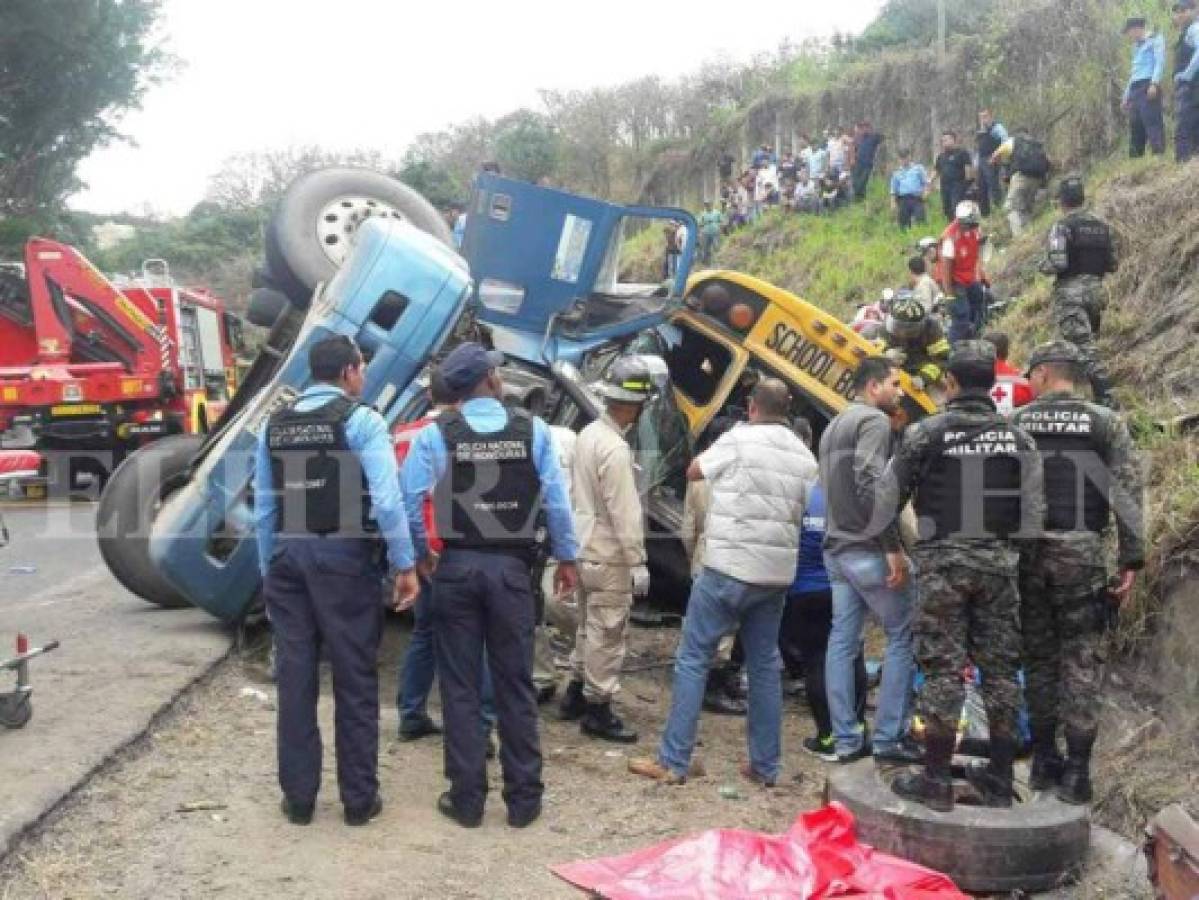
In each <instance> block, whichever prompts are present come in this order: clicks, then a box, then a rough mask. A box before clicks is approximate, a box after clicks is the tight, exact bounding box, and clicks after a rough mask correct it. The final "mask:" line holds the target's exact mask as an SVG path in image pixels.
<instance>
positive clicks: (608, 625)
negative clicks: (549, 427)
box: [559, 356, 654, 744]
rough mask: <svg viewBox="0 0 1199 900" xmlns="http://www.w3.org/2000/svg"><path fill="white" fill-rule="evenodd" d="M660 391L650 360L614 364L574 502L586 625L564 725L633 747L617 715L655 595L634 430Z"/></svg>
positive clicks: (586, 443)
mask: <svg viewBox="0 0 1199 900" xmlns="http://www.w3.org/2000/svg"><path fill="white" fill-rule="evenodd" d="M653 391H654V383H653V375H652V374H651V372H650V370H649V367H648V366H647V364H646V362H645V360H643V359H642V358H641V357H638V356H624V357H621V358H619V359H617V360H615V361H614V362H613V363H612V365H611V366H610V367H609V369H608V371H607V372H606V373H605V376H604V380H603V382H602V383H601V384H600V385H599V387H598V392H599V394H600V395H601V396H602V397H603V398H604V413H603V415H602V416H600V418H598V419H596V420H595V421H594V422H592V423H591V424H589V425H588V426H587V427H586V428H584V429H583V430H582V431H581V432H579V439H578V441H577V442H576V443H575V452H574V464H573V477H574V490H573V492H572V496H573V497H574V503H575V517H576V520H577V522H578V526H579V547H580V552H579V558H580V567H579V583H580V585H581V586H582V590H580V591H579V627H578V632H577V634H576V636H575V646H574V653H573V654H572V655H571V667H572V669H573V675H572V678H571V681H570V684H569V685H567V688H566V693H565V695H564V696H563V698H562V704H561V707H560V709H559V713H560V715H561V717H562V718H563V719H567V720H574V719H581V721H580V723H579V725H580V728H581V730H582V731H583V733H584V734H589V735H591V736H592V737H597V738H602V739H603V740H607V741H615V742H617V743H624V744H631V743H634V742H635V741H636V740H637V732H635V731H633V730H632V729H629V728H626V727H625V725H624V723H623V722H622V721H621V720H620V718H619V717H618V716H617V715H616V714H614V713H613V712H612V697H613V695H615V693H616V692H617V691H618V690H619V689H620V669H621V666H622V665H623V664H624V657H625V645H626V641H627V633H628V627H629V611H630V609H632V606H633V597H634V596H638V597H644V596H646V594H648V593H649V569H648V568H646V565H645V561H646V557H645V529H644V526H643V524H642V514H641V498H640V496H639V495H638V492H637V480H636V478H635V476H634V472H633V453H632V450H631V449H630V447H629V442H628V438H627V435H628V432H629V430H630V429H631V428H633V427H634V426H635V425H636V423H637V420H638V419H639V418H640V417H641V411H642V409H644V407H645V402H646V400H648V399H649V398H650V396H651V395H652V393H653Z"/></svg>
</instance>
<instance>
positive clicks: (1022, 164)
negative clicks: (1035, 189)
mask: <svg viewBox="0 0 1199 900" xmlns="http://www.w3.org/2000/svg"><path fill="white" fill-rule="evenodd" d="M1012 170H1013V171H1015V172H1019V173H1020V174H1021V175H1027V176H1028V177H1029V178H1044V177H1045V176H1046V175H1048V174H1049V157H1048V156H1046V155H1045V145H1044V144H1042V143H1041V142H1040V141H1034V140H1033V139H1032V138H1026V137H1018V138H1016V145H1015V147H1013V148H1012Z"/></svg>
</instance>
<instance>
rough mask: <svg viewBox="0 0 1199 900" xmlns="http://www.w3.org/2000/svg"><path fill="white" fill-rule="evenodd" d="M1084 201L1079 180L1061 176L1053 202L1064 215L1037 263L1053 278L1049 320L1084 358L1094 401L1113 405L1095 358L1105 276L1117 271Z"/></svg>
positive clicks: (1108, 240) (1107, 237)
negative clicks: (1051, 306) (1051, 315)
mask: <svg viewBox="0 0 1199 900" xmlns="http://www.w3.org/2000/svg"><path fill="white" fill-rule="evenodd" d="M1085 200H1086V195H1085V193H1084V191H1083V184H1082V179H1081V178H1078V177H1075V176H1070V177H1068V178H1063V179H1062V181H1061V183H1060V184H1059V185H1058V188H1057V202H1058V206H1059V208H1060V209H1061V210H1062V212H1063V213H1064V214H1065V215H1064V216H1063V218H1061V219H1060V220H1058V221H1057V222H1056V223H1055V224H1054V226H1053V228H1052V229H1051V230H1050V232H1049V253H1048V255H1047V256H1046V258H1045V261H1044V263H1042V265H1041V271H1042V272H1044V273H1045V274H1046V275H1054V276H1056V278H1057V280H1056V281H1055V283H1054V286H1053V317H1054V319H1055V320H1056V321H1057V330H1058V334H1059V335H1060V336H1061V337H1062V338H1063V339H1064V340H1067V341H1069V342H1070V343H1072V344H1074V346H1076V347H1077V348H1078V352H1079V353H1080V354H1081V355H1082V360H1083V367H1084V369H1085V371H1086V374H1087V377H1088V378H1089V379H1090V381H1091V390H1092V392H1093V393H1094V395H1095V402H1096V403H1102V404H1103V405H1105V406H1111V405H1112V403H1113V398H1112V396H1111V389H1112V385H1111V379H1110V378H1109V377H1108V374H1107V371H1106V370H1105V368H1104V366H1103V363H1102V362H1101V361H1100V359H1099V348H1098V347H1097V346H1096V345H1095V342H1096V340H1098V338H1099V318H1100V315H1101V314H1102V312H1103V307H1104V306H1105V305H1106V298H1105V297H1104V296H1103V277H1104V276H1105V275H1107V274H1108V273H1109V272H1114V271H1116V265H1117V263H1116V248H1115V244H1114V243H1113V241H1112V233H1111V229H1110V228H1108V226H1107V223H1106V222H1104V221H1103V220H1102V219H1100V218H1098V217H1097V216H1095V215H1093V214H1092V213H1089V212H1084V211H1083V210H1082V205H1083V203H1084V202H1085Z"/></svg>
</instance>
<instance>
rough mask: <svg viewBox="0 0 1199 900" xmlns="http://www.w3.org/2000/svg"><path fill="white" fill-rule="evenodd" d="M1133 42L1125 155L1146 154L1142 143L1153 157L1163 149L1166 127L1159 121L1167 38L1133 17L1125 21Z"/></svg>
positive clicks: (1126, 103) (1125, 104) (1126, 93)
mask: <svg viewBox="0 0 1199 900" xmlns="http://www.w3.org/2000/svg"><path fill="white" fill-rule="evenodd" d="M1124 34H1125V35H1126V36H1127V37H1128V39H1129V40H1131V41H1132V71H1131V72H1129V75H1128V86H1127V87H1126V88H1124V100H1123V103H1122V105H1123V107H1124V111H1125V112H1126V113H1128V114H1129V118H1128V129H1129V131H1128V155H1129V156H1131V157H1133V158H1136V157H1140V156H1144V155H1145V143H1146V142H1148V144H1149V149H1150V150H1152V151H1153V155H1154V156H1161V155H1162V154H1163V153H1165V152H1166V126H1165V123H1164V122H1163V121H1162V76H1163V75H1164V74H1165V71H1166V40H1165V38H1163V37H1162V36H1161V35H1160V34H1155V33H1153V32H1151V31H1149V30H1148V28H1147V27H1146V24H1145V20H1144V19H1143V18H1142V17H1140V16H1133V17H1132V18H1130V19H1129V20H1128V21H1127V22H1125V23H1124Z"/></svg>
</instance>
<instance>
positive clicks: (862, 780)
mask: <svg viewBox="0 0 1199 900" xmlns="http://www.w3.org/2000/svg"><path fill="white" fill-rule="evenodd" d="M959 759H960V758H959ZM903 770H904V769H903V767H902V766H899V767H894V766H892V767H880V766H878V765H876V764H875V763H874V761H873V760H863V761H861V762H857V763H853V764H852V765H848V766H842V767H839V768H838V769H837V771H836V772H835V773H834V774H833V775H832V776H831V777H830V778H829V780H828V785H827V788H826V793H827V797H828V799H829V800H835V801H837V802H839V803H841V804H843V805H844V806H845V807H847V808H848V809H849V811H850V812H851V813H853V815H854V819H855V820H856V821H857V834H858V837H859V838H860V839H861V841H862V843H864V844H869V845H870V846H872V847H875V848H876V849H878V850H881V851H883V852H884V853H890V854H893V855H895V856H899V857H901V858H903V859H910V860H912V861H913V862H916V863H919V864H920V865H922V866H927V867H928V868H930V869H935V870H936V871H938V872H943V873H945V874H946V875H948V876H949V877H950V878H952V879H953V880H954V882H955V883H956V884H957V886H958V887H959V888H961V889H962V890H964V891H969V892H971V893H982V894H990V893H1003V894H1007V893H1008V892H1010V891H1042V890H1049V889H1051V888H1054V887H1057V886H1059V885H1061V884H1063V883H1065V882H1067V881H1069V880H1070V879H1071V878H1073V877H1074V876H1076V875H1077V874H1078V872H1079V871H1080V870H1081V869H1082V867H1083V865H1084V864H1085V862H1086V857H1087V848H1088V846H1089V844H1090V811H1089V809H1088V808H1087V807H1085V806H1072V805H1070V804H1067V803H1062V802H1061V801H1059V800H1057V799H1056V798H1054V797H1053V795H1052V794H1051V793H1049V792H1044V793H1039V794H1030V792H1029V791H1027V790H1026V789H1022V788H1021V786H1020V785H1019V784H1017V792H1018V793H1019V794H1020V795H1021V796H1022V798H1023V802H1017V803H1014V804H1013V805H1012V806H1011V808H1009V809H996V808H991V807H985V806H974V805H967V804H966V803H962V802H959V803H957V804H956V805H955V807H954V809H953V811H952V812H948V813H939V812H934V811H933V810H931V809H928V808H927V807H925V806H923V805H922V804H919V803H913V802H910V801H907V800H903V799H901V798H900V797H898V796H896V794H895V793H894V792H893V791H892V790H891V781H892V779H893V777H894V776H895V775H896V774H898V773H899V772H900V771H903Z"/></svg>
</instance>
